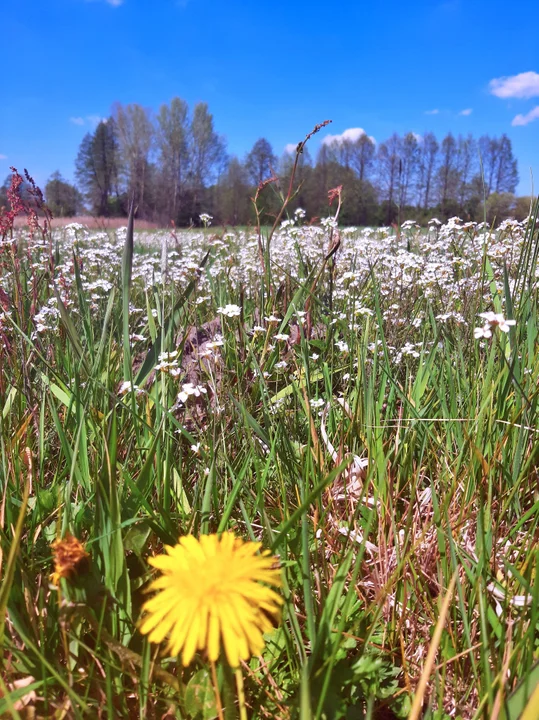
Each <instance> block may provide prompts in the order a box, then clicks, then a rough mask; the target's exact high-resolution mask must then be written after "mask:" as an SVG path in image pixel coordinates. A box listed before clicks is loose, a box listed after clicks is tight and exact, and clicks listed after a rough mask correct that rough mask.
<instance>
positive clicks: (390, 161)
mask: <svg viewBox="0 0 539 720" xmlns="http://www.w3.org/2000/svg"><path fill="white" fill-rule="evenodd" d="M400 150H401V138H400V137H399V136H398V135H397V134H396V133H395V134H394V135H392V136H391V137H390V138H389V140H386V142H383V143H381V144H380V146H379V147H378V153H377V160H378V173H379V181H380V189H381V191H382V197H383V198H384V200H385V201H386V203H387V213H386V217H387V223H388V224H389V223H391V222H392V221H393V219H394V217H395V211H396V207H395V202H396V200H397V199H398V185H399V170H400V167H401V160H400Z"/></svg>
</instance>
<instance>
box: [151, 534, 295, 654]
mask: <svg viewBox="0 0 539 720" xmlns="http://www.w3.org/2000/svg"><path fill="white" fill-rule="evenodd" d="M260 547H261V543H258V542H244V541H243V540H242V539H240V538H237V537H235V536H234V534H233V533H230V532H227V533H224V534H223V535H221V537H219V536H218V535H202V537H201V538H200V540H197V538H195V537H194V536H193V535H186V536H185V537H182V538H180V540H179V543H178V544H177V545H175V546H174V547H170V546H166V547H165V550H166V552H167V555H160V556H158V557H154V558H151V559H150V560H149V563H150V564H151V565H153V566H154V567H156V568H158V569H159V570H161V572H162V573H163V574H162V575H161V576H160V577H158V578H157V579H156V580H154V581H153V583H152V584H151V585H150V590H160V592H159V593H158V594H157V595H155V596H154V597H153V598H152V599H151V600H148V601H147V602H146V603H145V604H144V606H143V610H145V611H146V613H147V615H146V617H145V618H144V619H143V621H142V623H141V626H140V630H141V632H142V633H148V637H149V639H150V640H151V641H152V642H155V643H159V642H161V641H162V640H164V639H165V637H167V636H168V640H167V648H168V650H169V651H170V653H171V654H172V655H179V654H180V652H181V661H182V663H183V665H189V663H190V662H191V660H192V659H193V656H194V654H195V652H196V651H197V650H205V651H206V653H207V655H208V658H209V660H210V661H212V662H215V661H216V660H217V658H218V657H219V653H220V649H221V644H222V646H223V647H224V651H225V655H226V658H227V660H228V663H229V665H230V666H231V667H237V666H238V665H239V663H240V660H248V659H249V658H250V657H251V656H252V655H258V654H260V653H261V652H262V650H263V648H264V638H263V637H262V636H263V634H264V633H265V632H268V631H269V630H271V629H272V628H273V627H274V624H275V622H276V621H277V620H278V618H279V615H280V606H281V605H282V602H283V601H282V598H281V597H280V596H279V595H278V594H277V593H276V592H275V591H274V590H272V589H271V588H269V587H267V586H266V585H262V584H261V583H267V584H268V585H274V586H280V585H281V583H282V580H281V572H280V570H279V568H278V566H277V565H276V559H275V557H273V556H272V555H271V553H270V551H269V550H264V551H262V552H259V550H260Z"/></svg>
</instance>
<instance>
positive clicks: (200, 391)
mask: <svg viewBox="0 0 539 720" xmlns="http://www.w3.org/2000/svg"><path fill="white" fill-rule="evenodd" d="M207 392H208V391H207V390H206V388H205V387H204V385H193V383H185V384H184V385H182V389H181V391H180V392H179V393H178V398H177V401H178V405H185V403H186V402H187V401H188V400H189V398H190V397H192V396H194V397H196V398H198V397H200V396H201V395H206V393H207Z"/></svg>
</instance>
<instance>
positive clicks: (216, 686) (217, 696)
mask: <svg viewBox="0 0 539 720" xmlns="http://www.w3.org/2000/svg"><path fill="white" fill-rule="evenodd" d="M210 668H211V681H212V684H213V690H214V692H215V704H216V705H217V716H218V718H219V720H225V716H224V715H223V704H222V702H221V694H220V692H219V683H218V682H217V671H216V669H215V662H214V661H213V660H210Z"/></svg>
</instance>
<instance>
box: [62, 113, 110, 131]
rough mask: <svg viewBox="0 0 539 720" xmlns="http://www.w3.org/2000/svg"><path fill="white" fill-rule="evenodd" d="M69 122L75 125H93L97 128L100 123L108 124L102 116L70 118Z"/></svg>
mask: <svg viewBox="0 0 539 720" xmlns="http://www.w3.org/2000/svg"><path fill="white" fill-rule="evenodd" d="M69 122H72V123H73V125H91V126H92V127H93V128H96V127H97V126H98V125H99V123H100V122H107V119H106V118H102V117H101V115H86V116H85V117H70V118H69Z"/></svg>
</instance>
